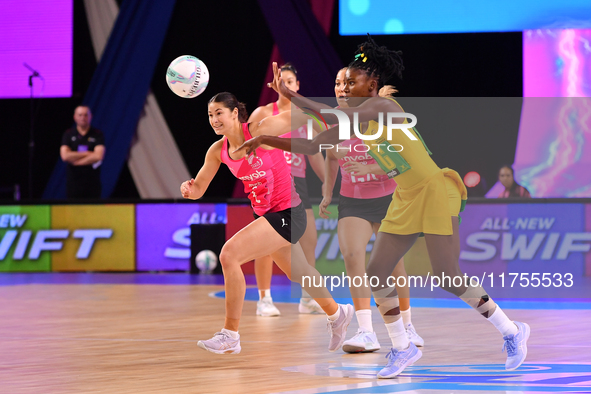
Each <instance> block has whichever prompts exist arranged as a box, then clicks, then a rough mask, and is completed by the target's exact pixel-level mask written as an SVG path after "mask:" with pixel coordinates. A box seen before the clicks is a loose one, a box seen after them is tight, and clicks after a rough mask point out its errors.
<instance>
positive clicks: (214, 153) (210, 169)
mask: <svg viewBox="0 0 591 394" xmlns="http://www.w3.org/2000/svg"><path fill="white" fill-rule="evenodd" d="M222 141H223V140H219V141H217V142H215V143H214V144H213V145H212V146H211V147H210V148H209V150H208V151H207V154H206V155H205V163H203V167H201V169H200V170H199V172H198V173H197V176H196V177H195V178H191V179H190V180H188V181H185V182H183V183H182V185H181V194H182V195H183V197H184V198H188V199H191V200H197V199H199V198H201V197H203V194H205V191H206V190H207V188H208V187H209V184H210V183H211V181H212V179H213V177H214V176H215V174H217V172H218V169H219V168H220V164H221V163H222V161H221V147H222Z"/></svg>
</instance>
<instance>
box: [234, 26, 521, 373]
mask: <svg viewBox="0 0 591 394" xmlns="http://www.w3.org/2000/svg"><path fill="white" fill-rule="evenodd" d="M401 55H402V54H401V52H397V51H391V50H388V49H387V48H386V47H383V46H378V45H377V44H376V43H375V42H374V40H373V39H372V38H371V37H369V38H368V41H367V42H364V43H363V44H361V45H360V46H359V47H358V50H357V52H356V55H355V60H354V61H353V62H351V63H350V64H349V68H348V70H347V74H346V79H347V83H348V84H349V86H350V89H349V90H350V91H349V93H348V94H347V95H346V97H345V99H346V100H347V102H348V104H349V107H350V108H342V109H341V111H342V112H343V113H344V114H346V115H347V116H348V117H349V119H353V114H354V113H357V116H358V120H359V122H362V125H361V126H360V127H361V130H360V131H361V132H362V133H364V134H366V135H371V134H376V133H377V132H378V131H381V132H382V135H384V134H386V129H387V128H386V127H385V126H384V127H383V129H382V130H379V124H378V122H377V120H378V119H377V118H378V115H377V114H378V113H389V112H390V113H395V112H398V113H400V112H404V111H403V110H402V108H401V107H400V105H399V104H398V103H397V102H396V101H395V100H393V99H383V98H379V97H378V91H379V90H380V88H381V87H382V86H384V85H385V83H386V82H387V81H389V80H390V79H391V78H392V77H394V76H398V77H401V76H402V71H403V70H404V66H403V63H402V57H401ZM275 69H276V67H275ZM270 86H271V87H273V88H274V89H276V90H278V91H281V94H283V95H284V96H286V97H289V98H292V99H295V98H297V100H296V104H297V105H298V106H299V107H300V108H303V107H309V108H311V109H312V110H315V111H318V112H320V110H321V109H322V108H326V107H325V106H324V105H322V104H319V103H316V102H314V101H312V100H310V99H307V98H305V97H302V96H300V95H298V94H297V93H295V92H293V91H290V90H289V89H287V88H286V87H285V85H284V84H283V83H281V78H280V77H279V74H278V73H277V72H276V73H275V77H274V80H273V83H272V84H270ZM323 115H324V117H325V119H326V121H327V122H328V123H331V124H337V123H338V119H337V117H336V115H332V114H327V113H325V114H323ZM396 120H397V118H394V121H396ZM401 120H403V121H402V122H401ZM398 122H399V123H402V124H406V123H408V122H407V121H406V118H403V117H402V118H398ZM404 131H406V132H408V133H410V134H411V135H412V138H410V137H409V136H408V135H407V134H405V132H404ZM404 131H403V129H402V128H401V129H395V130H393V132H392V136H391V138H390V139H387V140H386V141H385V142H386V143H389V144H398V145H403V150H402V151H399V152H394V153H392V152H389V151H388V150H387V149H384V146H382V149H381V154H380V152H377V147H376V146H375V144H374V146H370V145H369V144H368V146H369V149H370V150H371V151H372V153H374V154H376V155H378V156H379V157H382V158H384V159H386V157H387V159H388V160H390V161H391V162H392V163H390V164H389V166H388V167H389V168H388V171H389V175H391V176H393V177H394V176H395V177H396V182H397V184H398V186H397V187H396V191H395V192H394V194H393V197H392V202H391V204H390V206H389V208H388V213H387V215H386V217H385V218H384V220H383V221H382V224H381V226H380V229H379V233H378V236H377V239H376V241H375V243H374V247H373V250H372V253H371V257H370V260H369V264H368V267H367V275H368V277H377V278H378V279H379V284H380V285H378V287H372V293H373V296H374V299H375V301H376V304H377V305H378V309H379V311H380V313H381V314H382V317H383V319H384V322H385V323H386V327H387V329H388V334H389V336H390V339H391V341H392V350H391V351H390V352H389V353H388V355H387V357H388V363H387V365H386V367H385V368H383V369H382V370H381V371H380V372H379V373H378V377H379V378H392V377H395V376H397V375H399V374H400V373H401V372H402V371H403V370H404V368H406V367H407V366H409V365H412V364H413V363H414V362H416V361H417V360H418V359H419V358H421V356H422V354H421V351H420V350H418V349H417V347H416V346H415V345H414V344H412V343H411V342H410V341H409V339H408V337H407V336H406V333H405V330H404V324H403V323H402V319H401V318H400V307H399V301H398V294H397V292H396V288H395V287H386V286H385V287H381V286H383V284H384V283H387V278H388V276H389V275H390V273H391V272H392V269H393V268H394V266H395V265H396V264H397V263H398V261H399V260H400V258H401V257H402V256H404V254H405V253H406V252H407V251H408V250H409V249H410V248H411V246H412V245H413V244H414V243H415V241H416V240H417V238H418V237H419V235H420V234H421V233H423V234H424V235H425V241H426V244H427V250H428V253H429V257H430V259H431V266H432V270H433V276H438V277H440V278H441V277H442V275H443V274H445V275H446V276H448V277H451V278H454V277H458V276H459V277H463V273H462V271H461V270H460V267H459V263H458V259H459V252H460V238H459V234H458V228H459V227H458V226H459V219H458V214H459V212H460V211H461V210H462V208H463V206H464V203H465V199H466V196H467V192H466V187H465V186H464V184H463V182H462V180H461V178H460V176H459V175H458V173H457V172H455V171H453V170H450V169H449V168H444V169H441V168H439V167H438V166H437V164H435V162H434V161H433V160H432V159H431V157H430V151H429V150H428V149H427V147H426V145H425V143H424V141H423V139H422V138H421V136H420V135H419V134H418V132H417V131H416V129H415V128H408V129H406V128H405V129H404ZM338 142H339V127H335V128H332V129H329V130H327V131H325V132H322V133H320V134H318V135H317V136H316V137H314V139H312V140H305V139H293V140H292V141H291V143H286V142H285V141H282V140H281V139H280V138H274V137H268V136H260V137H257V138H256V139H254V140H251V141H248V142H247V143H245V144H244V145H243V147H241V149H244V151H246V152H247V153H249V152H251V151H252V149H253V148H256V147H257V146H259V145H260V144H266V145H269V146H274V147H277V148H280V149H286V150H290V151H292V152H298V153H304V154H312V153H316V152H317V151H318V149H319V147H320V146H321V145H320V144H336V143H338ZM392 164H395V165H392ZM373 284H375V282H374V283H373ZM442 287H443V288H444V289H445V290H447V291H448V292H451V293H452V294H454V295H456V296H459V297H460V298H461V299H462V300H463V301H464V302H466V303H467V304H468V305H470V306H471V307H473V308H474V309H475V310H476V311H477V312H478V313H480V314H481V315H482V316H483V317H485V318H486V319H487V320H488V321H490V322H491V323H492V324H493V325H494V326H495V328H496V329H497V330H498V331H499V332H500V333H501V335H502V336H503V340H504V342H505V345H504V348H505V349H507V361H506V363H505V368H506V369H507V370H514V369H516V368H517V367H519V366H520V365H521V364H522V363H523V361H524V360H525V357H526V355H527V340H528V338H529V334H530V328H529V326H528V325H527V324H525V323H520V322H513V321H511V320H509V318H508V317H507V316H506V315H505V313H504V312H503V311H502V310H501V308H500V307H499V306H498V305H496V304H495V302H494V301H493V299H492V298H491V297H489V295H488V294H487V293H486V291H485V290H484V289H483V288H482V287H481V286H480V285H478V286H474V284H473V283H470V284H469V286H464V284H463V283H462V285H461V286H452V284H451V283H447V281H446V282H444V284H443V286H442Z"/></svg>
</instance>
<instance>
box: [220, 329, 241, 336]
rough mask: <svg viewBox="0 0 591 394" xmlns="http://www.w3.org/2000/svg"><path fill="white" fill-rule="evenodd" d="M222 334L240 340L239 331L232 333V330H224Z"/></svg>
mask: <svg viewBox="0 0 591 394" xmlns="http://www.w3.org/2000/svg"><path fill="white" fill-rule="evenodd" d="M222 332H223V333H224V334H228V335H229V336H230V337H231V338H232V339H240V335H239V334H238V331H232V330H228V329H225V328H222Z"/></svg>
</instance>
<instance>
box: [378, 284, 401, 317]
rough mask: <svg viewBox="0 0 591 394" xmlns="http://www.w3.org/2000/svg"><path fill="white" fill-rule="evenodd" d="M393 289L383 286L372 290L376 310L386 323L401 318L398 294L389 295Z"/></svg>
mask: <svg viewBox="0 0 591 394" xmlns="http://www.w3.org/2000/svg"><path fill="white" fill-rule="evenodd" d="M394 291H395V290H394V289H390V288H385V289H380V290H377V291H374V292H373V296H374V299H375V301H376V305H377V307H378V310H379V311H380V314H381V315H382V318H383V319H384V322H385V323H386V324H389V323H394V322H395V321H398V319H400V318H401V315H400V304H399V302H398V294H396V295H390V294H391V293H393V292H394Z"/></svg>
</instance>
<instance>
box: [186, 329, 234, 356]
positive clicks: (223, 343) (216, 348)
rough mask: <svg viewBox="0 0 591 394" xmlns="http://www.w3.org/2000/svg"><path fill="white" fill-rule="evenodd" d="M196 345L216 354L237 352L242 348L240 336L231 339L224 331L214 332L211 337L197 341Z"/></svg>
mask: <svg viewBox="0 0 591 394" xmlns="http://www.w3.org/2000/svg"><path fill="white" fill-rule="evenodd" d="M197 346H199V347H200V348H201V349H205V350H207V351H208V352H212V353H216V354H224V353H229V354H238V353H240V350H242V348H241V347H240V337H238V339H233V338H232V337H231V336H229V335H228V334H226V333H225V332H216V333H215V335H214V336H213V338H211V339H207V340H205V341H199V342H197Z"/></svg>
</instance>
